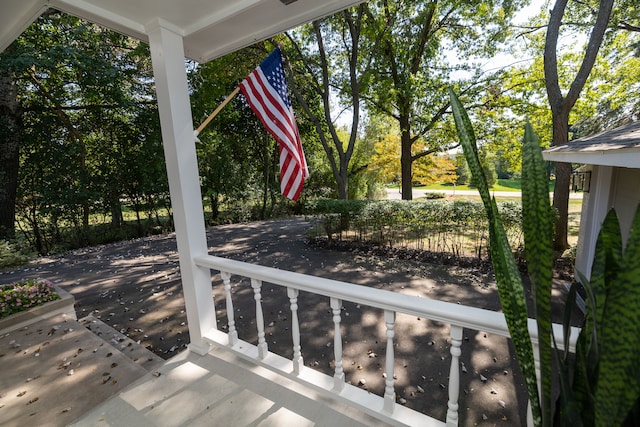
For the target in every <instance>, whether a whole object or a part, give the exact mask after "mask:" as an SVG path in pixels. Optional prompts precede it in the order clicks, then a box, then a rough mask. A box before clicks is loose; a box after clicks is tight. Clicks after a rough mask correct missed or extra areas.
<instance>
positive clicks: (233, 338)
mask: <svg viewBox="0 0 640 427" xmlns="http://www.w3.org/2000/svg"><path fill="white" fill-rule="evenodd" d="M220 277H222V283H223V284H224V293H225V296H226V301H227V323H228V325H229V331H228V337H229V345H230V346H231V347H233V346H234V345H236V344H237V343H238V331H237V330H236V321H235V317H234V312H233V301H232V300H231V273H227V272H226V271H221V272H220Z"/></svg>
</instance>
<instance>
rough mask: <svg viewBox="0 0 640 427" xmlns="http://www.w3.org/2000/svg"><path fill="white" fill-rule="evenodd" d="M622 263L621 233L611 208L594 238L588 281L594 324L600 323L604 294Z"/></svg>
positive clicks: (615, 215) (614, 212)
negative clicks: (593, 309) (593, 298)
mask: <svg viewBox="0 0 640 427" xmlns="http://www.w3.org/2000/svg"><path fill="white" fill-rule="evenodd" d="M621 263H622V234H621V233H620V222H619V221H618V215H617V214H616V211H615V210H613V209H611V210H609V212H608V213H607V216H606V217H605V218H604V221H603V223H602V227H601V228H600V233H599V234H598V238H597V240H596V249H595V255H594V258H593V265H592V267H591V278H590V279H589V283H590V285H591V289H592V291H593V294H594V296H595V299H596V301H595V304H596V319H595V321H596V324H598V325H600V324H602V316H603V311H604V307H605V299H606V295H607V293H608V292H609V289H610V287H611V283H612V281H613V279H614V278H615V277H616V276H617V275H618V272H619V271H620V268H621Z"/></svg>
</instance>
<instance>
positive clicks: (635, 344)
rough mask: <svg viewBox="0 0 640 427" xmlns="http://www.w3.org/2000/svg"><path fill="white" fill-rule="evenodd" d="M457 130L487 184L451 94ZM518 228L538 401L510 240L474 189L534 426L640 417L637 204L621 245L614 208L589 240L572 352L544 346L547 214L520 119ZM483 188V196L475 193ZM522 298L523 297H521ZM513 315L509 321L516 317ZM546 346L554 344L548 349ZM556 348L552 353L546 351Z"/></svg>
mask: <svg viewBox="0 0 640 427" xmlns="http://www.w3.org/2000/svg"><path fill="white" fill-rule="evenodd" d="M451 98H452V106H453V110H454V114H455V115H456V123H457V125H458V130H459V136H460V139H461V140H462V141H463V147H464V149H465V154H466V155H467V157H468V161H469V164H470V168H471V170H472V173H473V174H474V176H476V178H477V179H478V182H480V185H482V186H486V184H485V180H484V178H483V176H482V168H481V165H480V162H479V159H478V155H477V151H476V148H475V137H474V136H473V129H472V128H471V124H470V122H469V120H468V117H467V116H466V113H465V111H464V109H463V108H462V105H461V104H460V103H459V101H458V100H457V97H456V96H455V94H454V93H453V91H452V92H451ZM522 174H523V180H522V182H523V188H522V193H523V195H522V203H523V228H524V233H525V252H526V259H527V265H528V270H529V276H530V278H531V282H532V286H533V293H534V298H535V316H536V322H537V325H538V335H539V337H538V338H539V346H540V358H539V360H540V371H541V381H542V386H541V392H542V395H541V396H540V397H539V398H538V390H537V386H536V373H535V370H534V369H533V359H532V352H531V340H530V337H529V333H528V327H527V324H526V318H527V310H526V306H525V305H524V296H523V294H522V283H521V279H520V274H519V272H518V271H517V270H515V269H514V268H513V264H514V260H513V256H512V255H511V250H510V247H509V244H508V242H507V240H506V238H505V236H504V232H503V231H502V230H501V228H502V227H501V224H500V221H498V220H496V218H497V215H496V205H495V201H494V200H490V199H489V193H488V191H487V189H486V188H485V189H484V190H482V189H480V190H481V195H482V198H483V201H484V202H485V208H486V211H487V213H488V217H489V221H490V227H492V228H491V245H490V247H491V256H492V262H493V265H494V270H495V273H496V281H497V282H498V290H499V293H500V300H501V302H502V305H503V310H504V312H505V318H506V319H507V323H508V324H509V331H510V333H511V336H512V339H513V343H514V346H515V349H516V353H517V355H518V362H519V363H520V366H521V369H522V370H523V373H524V375H525V379H526V382H527V389H528V391H529V398H530V400H531V402H532V412H533V417H534V423H535V425H537V426H540V425H551V424H552V422H553V424H555V425H559V426H582V425H584V426H618V425H624V426H627V425H629V426H631V425H637V423H638V422H639V421H640V418H639V415H640V357H639V355H640V341H639V340H638V339H637V338H638V336H639V335H640V208H638V209H637V211H636V215H635V217H634V220H633V223H632V226H631V230H630V232H629V237H628V241H627V247H626V249H625V250H624V251H623V244H622V236H621V233H620V227H619V224H618V220H617V217H616V215H615V212H613V211H611V212H609V214H608V215H607V217H606V218H605V221H604V223H603V225H602V228H601V230H600V233H599V235H598V240H597V243H596V251H595V258H594V262H593V267H592V272H591V278H590V280H586V279H585V278H584V277H583V276H581V281H582V283H583V285H584V286H585V290H586V293H587V303H586V316H585V319H584V324H583V327H582V330H581V332H580V335H579V337H578V341H577V346H576V354H575V357H570V356H569V352H568V350H567V349H566V348H565V349H564V351H563V352H561V351H560V350H558V349H557V348H555V340H554V342H553V343H552V340H551V337H552V328H551V308H550V307H551V282H552V265H553V251H552V242H553V219H554V215H553V211H552V210H551V207H550V206H549V195H548V182H547V175H546V170H545V164H544V161H543V160H542V156H541V149H540V146H539V144H538V140H537V137H536V135H535V133H534V132H533V129H532V127H531V126H530V125H529V124H528V123H527V126H526V128H525V137H524V144H523V164H522ZM483 193H484V194H483ZM575 299H576V285H574V286H573V287H572V289H571V291H570V293H569V296H568V299H567V303H566V307H565V316H564V324H563V333H564V342H565V343H568V342H569V337H570V321H571V312H572V311H573V309H574V307H575V304H576V302H575ZM519 300H521V301H519ZM514 318H515V320H514ZM552 345H553V347H552ZM554 350H555V351H554ZM552 355H555V367H556V370H557V374H558V379H559V397H558V400H557V402H556V407H555V415H554V418H553V419H552V418H551V414H552V412H553V411H552V405H551V377H552V375H553V372H554V363H553V360H552Z"/></svg>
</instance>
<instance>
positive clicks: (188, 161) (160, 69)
mask: <svg viewBox="0 0 640 427" xmlns="http://www.w3.org/2000/svg"><path fill="white" fill-rule="evenodd" d="M169 28H170V25H168V24H166V23H164V22H155V23H153V24H152V25H150V26H149V27H148V28H147V33H148V34H149V45H150V48H151V60H152V62H153V74H154V77H155V83H156V93H157V97H158V110H159V112H160V125H161V127H162V141H163V145H164V156H165V161H166V163H167V175H168V178H169V191H170V193H171V206H172V208H173V216H174V222H175V228H176V237H177V242H178V253H179V258H180V273H181V276H182V288H183V291H184V299H185V305H186V311H187V321H188V323H189V335H190V337H191V343H190V344H189V349H190V350H192V351H194V352H196V353H198V354H202V355H204V354H206V353H207V352H208V351H209V348H210V345H209V344H208V343H207V342H206V341H204V340H203V339H202V336H203V334H204V333H206V332H208V331H209V330H210V329H211V328H214V327H216V315H215V310H214V305H213V294H212V291H211V273H210V271H209V269H208V268H202V267H198V266H196V265H195V263H194V262H193V259H194V257H197V256H201V255H206V254H207V239H206V234H205V227H204V214H203V209H202V198H201V194H200V179H199V176H198V160H197V157H196V146H195V140H194V135H193V119H192V117H191V105H190V103H189V92H188V86H187V73H186V69H185V63H184V61H185V57H184V45H183V41H182V36H181V35H180V34H178V33H177V32H175V31H172V30H171V29H169Z"/></svg>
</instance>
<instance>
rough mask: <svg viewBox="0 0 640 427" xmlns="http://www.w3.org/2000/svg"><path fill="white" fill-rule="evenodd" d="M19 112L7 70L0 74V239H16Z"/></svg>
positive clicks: (20, 136)
mask: <svg viewBox="0 0 640 427" xmlns="http://www.w3.org/2000/svg"><path fill="white" fill-rule="evenodd" d="M21 140H22V109H21V108H20V105H19V103H18V91H17V87H16V85H15V81H14V78H13V75H12V73H11V72H9V71H2V72H1V74H0V239H12V238H13V237H15V222H16V192H17V189H18V165H19V162H20V142H21Z"/></svg>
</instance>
